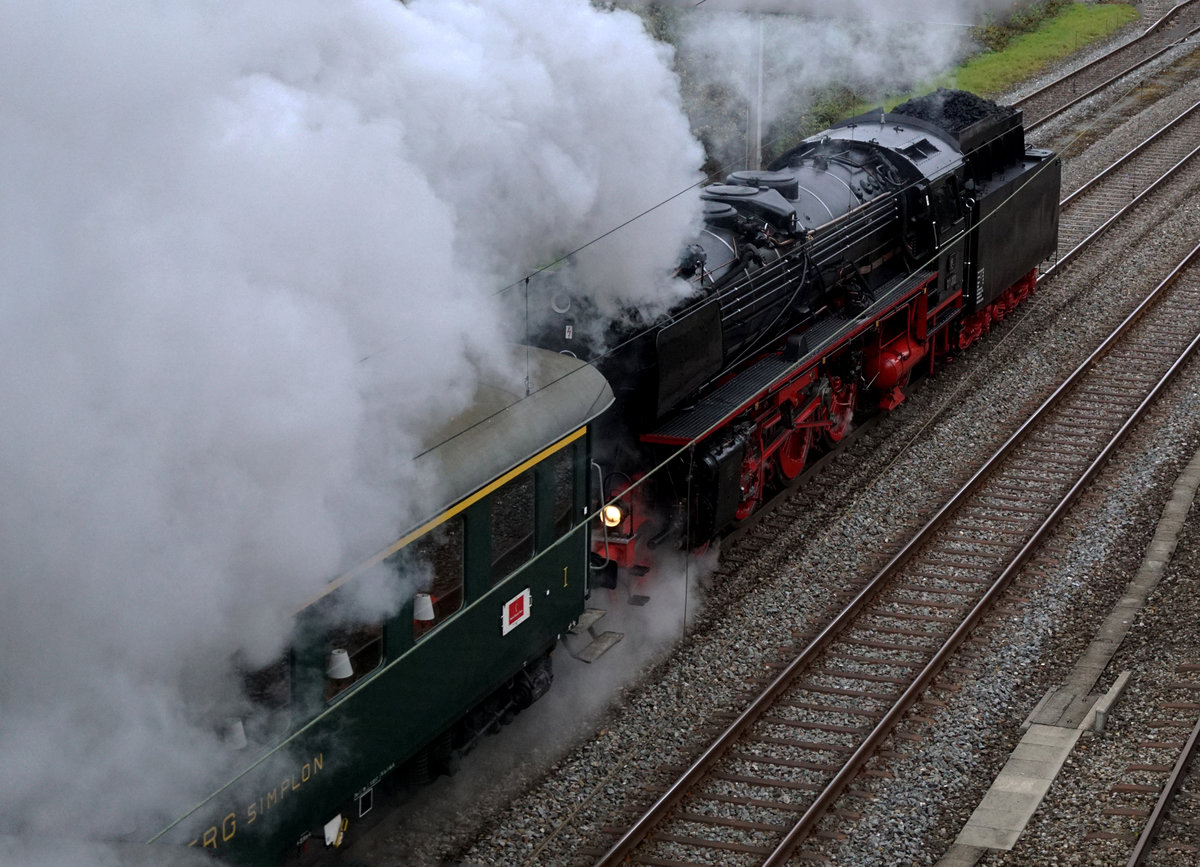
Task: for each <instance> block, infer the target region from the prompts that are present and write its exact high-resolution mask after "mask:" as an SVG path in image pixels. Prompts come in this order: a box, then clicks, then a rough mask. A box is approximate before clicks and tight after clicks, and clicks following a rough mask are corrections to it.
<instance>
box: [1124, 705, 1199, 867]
mask: <svg viewBox="0 0 1200 867" xmlns="http://www.w3.org/2000/svg"><path fill="white" fill-rule="evenodd" d="M1198 742H1200V720H1197V721H1196V724H1195V725H1194V726H1193V727H1192V734H1191V736H1190V737H1188V739H1187V743H1185V744H1184V745H1183V751H1182V752H1181V753H1180V754H1179V758H1178V759H1176V760H1175V766H1174V767H1173V768H1172V769H1171V776H1170V777H1168V778H1167V782H1166V784H1165V785H1164V786H1163V790H1162V792H1161V793H1160V794H1159V796H1158V801H1157V802H1156V803H1155V804H1154V810H1153V811H1152V812H1151V813H1150V817H1149V818H1148V819H1147V820H1146V827H1145V829H1143V831H1142V833H1141V835H1140V836H1139V837H1138V839H1137V843H1135V844H1134V847H1133V852H1132V853H1130V855H1129V860H1128V861H1126V862H1125V867H1141V865H1142V864H1145V863H1146V859H1147V858H1149V857H1150V850H1151V847H1152V846H1153V845H1154V842H1155V841H1156V840H1157V839H1158V832H1159V830H1160V829H1161V828H1162V826H1163V823H1164V822H1166V820H1167V814H1168V812H1169V811H1170V808H1171V804H1172V803H1173V802H1174V801H1175V795H1176V794H1178V792H1179V789H1180V787H1181V786H1182V785H1183V780H1184V775H1185V774H1186V773H1187V769H1188V764H1189V763H1190V762H1191V760H1192V757H1193V756H1194V755H1195V754H1196V745H1197V743H1198Z"/></svg>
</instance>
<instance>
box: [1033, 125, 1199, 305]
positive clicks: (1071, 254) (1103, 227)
mask: <svg viewBox="0 0 1200 867" xmlns="http://www.w3.org/2000/svg"><path fill="white" fill-rule="evenodd" d="M1189 111H1190V109H1189ZM1197 154H1200V145H1197V146H1196V147H1195V148H1193V149H1192V150H1191V151H1190V152H1189V153H1188V154H1187V156H1185V157H1183V159H1181V160H1179V162H1177V163H1175V165H1173V166H1171V167H1170V168H1169V169H1167V170H1166V171H1165V172H1163V174H1162V175H1161V176H1160V177H1159V178H1158V179H1157V180H1155V181H1154V182H1153V183H1151V184H1150V186H1148V187H1146V189H1144V190H1142V192H1140V193H1138V194H1137V196H1135V197H1134V198H1133V199H1132V200H1131V201H1130V202H1129V203H1128V204H1126V205H1125V206H1124V207H1122V208H1121V209H1120V210H1119V211H1117V212H1116V213H1114V214H1113V215H1112V216H1111V217H1109V218H1108V219H1107V220H1105V221H1104V222H1103V223H1101V224H1100V225H1099V226H1097V227H1096V228H1095V229H1093V230H1092V231H1091V232H1090V233H1089V234H1088V236H1087V237H1086V238H1084V239H1083V240H1082V241H1080V242H1079V243H1078V244H1076V245H1075V247H1074V248H1072V249H1071V250H1068V251H1067V252H1066V253H1065V254H1063V255H1062V256H1059V257H1058V259H1057V260H1055V262H1054V264H1053V265H1050V266H1049V267H1048V268H1046V269H1045V270H1044V271H1042V273H1041V274H1039V275H1038V282H1039V283H1041V282H1042V281H1043V280H1045V279H1046V278H1048V277H1049V276H1050V275H1051V274H1053V273H1054V272H1055V271H1057V270H1058V269H1059V268H1061V267H1063V266H1064V265H1066V264H1067V263H1069V262H1071V261H1072V260H1074V259H1075V258H1076V257H1077V256H1078V255H1079V254H1080V253H1081V252H1083V250H1084V249H1086V248H1087V247H1088V246H1090V245H1091V243H1092V242H1093V241H1094V240H1095V239H1096V238H1098V237H1099V236H1100V235H1102V234H1104V233H1105V232H1106V231H1108V229H1109V228H1110V227H1111V226H1112V224H1113V223H1115V222H1116V221H1117V220H1118V219H1120V218H1121V217H1123V216H1124V215H1125V214H1126V213H1128V212H1129V211H1130V210H1131V209H1133V208H1134V207H1136V206H1137V205H1139V204H1141V202H1142V200H1143V199H1145V198H1147V197H1148V196H1149V195H1150V194H1151V193H1154V192H1156V191H1157V190H1158V188H1159V187H1160V186H1162V185H1163V184H1164V183H1166V182H1167V181H1169V180H1171V178H1172V177H1173V176H1174V175H1175V173H1176V172H1177V171H1179V170H1180V169H1182V168H1183V166H1184V165H1185V164H1186V163H1188V162H1190V161H1191V160H1192V159H1194V158H1195V157H1196V155H1197Z"/></svg>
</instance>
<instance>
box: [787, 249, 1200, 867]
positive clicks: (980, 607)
mask: <svg viewBox="0 0 1200 867" xmlns="http://www.w3.org/2000/svg"><path fill="white" fill-rule="evenodd" d="M1198 257H1200V245H1197V246H1196V247H1194V248H1192V251H1191V252H1190V253H1188V255H1187V256H1186V257H1185V258H1184V259H1183V260H1182V261H1181V262H1180V263H1179V264H1178V265H1177V266H1176V267H1175V268H1174V269H1173V270H1172V271H1171V273H1170V274H1169V275H1167V277H1166V278H1165V279H1163V281H1162V282H1161V283H1159V284H1158V286H1156V287H1155V288H1154V290H1153V291H1152V292H1151V293H1150V294H1149V295H1147V296H1146V298H1144V299H1143V300H1142V302H1141V303H1140V304H1139V305H1138V306H1137V308H1136V309H1135V310H1134V311H1133V312H1132V313H1130V314H1129V316H1127V317H1126V318H1125V320H1124V321H1123V322H1122V323H1121V324H1120V325H1119V326H1117V328H1116V330H1115V331H1113V333H1112V334H1110V335H1109V336H1108V337H1107V338H1106V339H1105V340H1104V342H1103V343H1102V344H1100V346H1099V347H1097V348H1096V350H1095V351H1094V352H1092V354H1091V355H1089V356H1088V357H1087V359H1086V360H1085V361H1084V362H1083V363H1082V364H1081V365H1080V366H1079V367H1078V368H1076V370H1075V371H1074V373H1072V374H1071V375H1070V376H1069V377H1068V378H1067V380H1066V381H1065V382H1064V383H1063V384H1062V385H1060V386H1059V387H1058V388H1057V389H1055V391H1054V393H1053V394H1051V395H1050V397H1048V398H1046V400H1045V402H1043V403H1042V405H1041V406H1040V407H1038V409H1037V410H1036V411H1035V412H1034V414H1033V415H1032V416H1030V418H1029V419H1028V420H1027V421H1026V422H1025V423H1024V424H1022V425H1021V427H1020V428H1018V429H1017V431H1016V432H1014V433H1013V435H1012V436H1011V437H1009V439H1008V441H1007V442H1006V443H1005V444H1004V445H1003V446H1001V447H1000V449H999V450H998V451H997V452H996V454H995V455H993V456H992V457H991V458H989V459H988V461H987V463H985V464H984V466H983V467H981V468H980V469H979V470H978V471H977V472H976V473H975V475H974V476H972V478H971V480H970V481H968V482H967V483H966V484H965V485H964V486H963V487H962V488H961V489H959V491H958V493H956V494H955V495H954V496H953V497H952V498H951V499H950V501H949V502H948V503H947V504H946V505H945V506H943V507H942V508H941V509H940V510H939V511H938V513H937V515H935V516H934V517H933V518H932V519H930V521H929V523H928V524H926V526H925V527H924V528H922V530H921V531H920V532H919V533H918V534H917V536H916V537H914V539H913V541H910V542H909V543H908V545H906V546H905V548H904V550H902V551H901V552H900V553H899V554H897V555H896V557H895V558H894V559H893V561H892V562H896V561H897V560H899V559H900V558H902V557H904V558H906V559H907V557H909V556H911V555H912V553H914V552H915V550H916V548H918V547H919V546H920V545H921V544H923V543H924V541H925V540H926V539H927V538H928V536H930V535H932V530H933V529H936V526H935V525H937V526H940V524H941V523H943V522H944V521H945V520H946V519H947V518H948V517H949V516H950V514H951V513H952V512H954V511H956V510H957V508H958V506H959V505H961V504H962V502H963V501H965V499H966V498H967V496H969V494H970V493H972V492H973V491H974V490H975V489H976V488H977V487H979V485H980V484H981V483H982V481H983V480H984V479H985V478H986V477H987V476H988V475H990V473H991V472H992V470H994V469H995V468H996V467H997V466H998V465H999V464H1000V462H1001V461H1002V460H1003V458H1004V457H1006V456H1007V455H1008V453H1009V452H1010V451H1012V449H1014V448H1015V447H1016V446H1017V445H1018V444H1019V443H1020V442H1021V441H1022V440H1024V439H1025V437H1026V436H1027V435H1028V434H1029V433H1030V432H1032V430H1033V429H1034V428H1035V427H1036V426H1037V423H1038V422H1039V421H1040V420H1041V417H1042V416H1043V415H1044V414H1045V413H1046V412H1048V411H1049V409H1050V408H1051V407H1052V406H1053V405H1055V404H1057V403H1058V402H1059V400H1061V399H1062V397H1063V396H1065V395H1066V394H1067V393H1068V392H1070V391H1071V390H1072V389H1073V387H1074V386H1075V384H1077V382H1078V381H1079V380H1080V379H1082V378H1083V376H1084V375H1085V374H1086V373H1087V372H1088V370H1089V368H1090V367H1091V366H1092V365H1093V364H1095V362H1096V361H1098V360H1099V359H1100V358H1101V357H1102V356H1104V355H1106V354H1107V353H1108V351H1109V350H1111V349H1112V348H1113V347H1114V346H1115V344H1116V342H1117V341H1118V340H1119V339H1120V338H1121V337H1123V336H1124V335H1125V333H1126V332H1127V331H1128V330H1129V329H1130V328H1132V327H1133V326H1134V325H1135V324H1136V323H1137V321H1138V320H1140V319H1141V318H1142V316H1143V315H1144V314H1145V313H1146V311H1147V310H1149V309H1150V308H1151V307H1152V306H1153V305H1154V304H1155V303H1156V302H1157V301H1158V299H1159V297H1160V295H1161V294H1162V293H1165V292H1166V290H1167V289H1169V288H1170V287H1171V286H1172V285H1173V284H1174V283H1175V282H1176V281H1177V280H1178V279H1179V276H1180V275H1181V274H1182V273H1183V272H1184V271H1185V270H1186V269H1187V268H1188V267H1190V266H1191V265H1192V264H1193V263H1194V262H1195V261H1196V259H1197V258H1198ZM1198 345H1200V334H1198V335H1196V337H1195V338H1193V339H1192V341H1191V342H1190V343H1189V344H1188V346H1187V348H1186V349H1185V350H1184V351H1183V353H1182V354H1181V355H1180V356H1179V358H1177V359H1176V360H1175V361H1174V362H1173V363H1172V364H1171V366H1170V367H1169V368H1168V369H1167V371H1166V373H1164V374H1163V376H1162V378H1161V379H1159V381H1158V383H1157V384H1156V385H1155V386H1154V387H1153V388H1152V389H1151V390H1150V393H1149V394H1148V395H1147V396H1146V397H1145V398H1144V399H1143V400H1142V402H1141V403H1140V404H1138V407H1137V409H1135V410H1134V412H1133V414H1132V415H1131V416H1130V417H1129V418H1128V419H1127V420H1126V421H1125V422H1124V424H1122V425H1121V427H1120V429H1119V430H1118V431H1117V432H1116V433H1115V434H1114V435H1113V437H1112V438H1111V439H1110V440H1109V442H1108V444H1107V445H1106V446H1105V447H1104V448H1103V449H1102V450H1101V451H1100V453H1099V454H1098V455H1097V456H1096V458H1095V459H1094V460H1093V461H1092V463H1091V464H1090V465H1089V466H1088V468H1087V470H1086V471H1085V472H1084V474H1083V475H1082V476H1081V477H1080V478H1079V480H1078V481H1076V482H1075V484H1074V485H1072V486H1071V489H1070V490H1069V491H1067V493H1066V494H1065V495H1064V496H1063V498H1062V500H1061V501H1060V502H1059V504H1058V505H1057V506H1056V507H1055V508H1054V510H1053V511H1052V512H1051V513H1050V515H1049V516H1048V517H1047V518H1046V519H1045V520H1044V521H1043V522H1042V524H1041V526H1040V527H1038V529H1037V530H1036V531H1035V532H1034V533H1033V535H1032V536H1031V537H1030V538H1029V540H1028V541H1027V542H1026V543H1025V545H1024V546H1023V547H1022V548H1021V550H1020V551H1018V552H1017V554H1016V556H1015V557H1013V559H1012V561H1011V562H1010V564H1009V565H1008V566H1007V567H1005V569H1004V571H1003V572H1001V574H1000V575H999V576H998V577H997V578H996V580H995V582H994V583H993V584H992V586H991V588H990V589H989V590H988V591H987V593H986V594H984V596H983V598H981V599H980V600H979V602H978V603H976V605H975V607H974V608H973V609H972V610H971V612H970V614H968V616H967V618H966V619H965V620H964V621H963V623H962V624H961V625H960V626H959V627H958V628H957V629H955V630H954V632H953V633H952V634H951V636H950V637H949V638H948V639H947V640H946V642H945V644H943V646H942V648H941V649H940V650H939V651H938V652H937V653H936V654H935V655H934V657H933V658H932V659H931V660H930V661H929V663H928V665H926V666H925V668H924V669H922V671H921V673H920V674H919V675H918V677H917V678H916V680H915V681H914V682H913V684H912V685H911V686H909V687H908V689H906V690H905V691H904V693H903V695H901V697H900V698H899V699H898V700H897V702H896V703H895V705H893V707H892V709H891V710H890V711H888V712H887V714H886V715H885V716H884V717H883V718H882V719H881V720H880V721H879V723H878V724H877V725H876V726H875V728H874V729H873V730H872V732H871V734H870V735H868V736H867V737H866V738H865V739H864V740H863V743H862V744H861V745H860V746H859V748H858V749H857V750H855V752H854V754H853V755H852V756H851V757H850V759H849V760H848V761H847V762H846V763H845V765H843V767H842V770H841V771H839V772H838V774H837V775H836V776H835V777H834V778H833V779H832V780H831V781H830V783H829V784H828V785H827V786H826V788H825V790H824V791H823V792H821V794H819V795H818V796H817V798H816V800H815V801H814V802H813V804H812V805H811V806H810V807H809V808H808V810H807V811H806V812H805V814H804V815H803V816H802V817H801V818H800V819H799V821H797V822H796V824H795V825H794V826H793V828H792V830H791V831H790V832H789V833H788V835H787V836H786V837H785V838H784V840H783V842H781V843H780V844H779V846H778V847H777V848H776V850H775V851H774V852H773V853H772V854H771V855H770V856H768V858H767V859H766V860H765V861H763V867H783V865H784V864H786V863H787V859H788V858H789V857H790V856H791V854H792V853H793V852H794V851H795V849H796V847H797V846H798V845H799V844H800V843H801V842H802V841H803V840H804V838H805V837H807V835H808V834H809V832H810V831H811V830H812V828H813V827H814V826H815V825H816V823H817V821H818V820H819V819H820V818H821V816H823V815H824V814H825V812H826V811H827V810H828V809H829V807H831V806H832V805H833V803H834V801H836V800H837V799H838V798H839V797H841V795H842V793H843V792H844V791H845V788H846V787H847V786H848V785H849V784H850V781H851V780H852V779H853V778H854V777H855V776H856V775H857V774H858V772H859V771H860V770H861V769H862V767H863V765H865V764H866V762H867V760H868V759H870V758H871V756H872V755H874V754H875V752H876V751H877V750H878V747H879V745H880V744H881V743H882V742H883V740H884V739H885V738H886V737H887V736H888V735H889V734H890V733H891V731H892V729H893V728H895V725H896V723H898V722H899V721H900V717H901V716H903V715H904V713H906V712H907V711H908V709H909V708H910V707H911V706H912V705H913V704H915V703H916V702H917V700H918V699H919V698H920V696H921V694H922V693H923V692H924V691H925V690H926V689H927V688H928V687H929V684H930V683H931V682H932V681H933V679H934V677H936V676H937V674H938V673H940V671H941V669H942V668H943V667H944V666H945V664H946V661H947V660H948V659H949V657H950V656H951V655H953V653H954V651H955V650H957V649H958V647H959V645H961V644H962V642H963V641H964V640H965V639H966V637H967V635H968V634H969V633H970V632H971V630H972V629H974V628H975V626H977V625H978V623H979V621H980V620H982V618H983V616H984V614H985V613H986V612H987V610H988V609H989V608H990V607H991V605H992V603H993V602H994V601H995V599H996V597H997V596H999V594H1000V593H1001V592H1003V590H1004V589H1005V588H1006V587H1007V586H1008V584H1009V583H1010V582H1011V580H1012V577H1013V576H1014V575H1015V574H1016V573H1017V571H1018V570H1019V569H1020V568H1021V566H1023V565H1024V564H1025V562H1026V561H1027V560H1028V559H1029V558H1030V557H1031V556H1032V555H1033V553H1034V552H1035V551H1036V549H1037V548H1038V546H1039V544H1040V543H1041V540H1042V539H1043V538H1044V537H1045V536H1046V535H1047V534H1048V533H1049V532H1050V531H1051V530H1052V529H1053V528H1054V527H1055V525H1057V523H1058V521H1059V520H1060V519H1061V518H1062V516H1063V514H1064V513H1065V512H1066V510H1067V509H1068V508H1069V507H1070V506H1071V504H1072V503H1074V501H1075V500H1076V499H1077V498H1078V497H1079V495H1080V493H1082V491H1083V489H1084V488H1085V487H1086V486H1087V485H1088V483H1090V482H1091V480H1092V479H1093V478H1094V477H1095V476H1096V474H1097V473H1099V471H1100V470H1101V469H1102V468H1103V466H1104V464H1106V463H1107V462H1108V459H1109V457H1110V456H1111V455H1112V452H1113V451H1115V450H1116V448H1117V447H1118V446H1119V445H1120V444H1121V442H1123V441H1124V439H1125V437H1126V436H1127V435H1128V433H1129V431H1130V430H1131V429H1132V428H1133V426H1134V425H1135V424H1137V422H1138V421H1140V420H1141V419H1142V417H1143V416H1144V415H1145V414H1146V412H1147V411H1148V410H1149V409H1150V407H1151V406H1152V405H1153V404H1154V402H1155V401H1156V400H1157V398H1158V396H1159V394H1160V393H1161V392H1162V390H1163V389H1164V388H1166V386H1167V385H1168V384H1169V383H1170V382H1172V381H1173V380H1174V379H1175V376H1176V375H1177V374H1178V372H1179V370H1180V369H1181V368H1182V367H1183V365H1184V364H1185V363H1186V362H1187V361H1188V360H1190V359H1191V357H1192V356H1193V355H1194V354H1195V352H1196V348H1197V346H1198ZM931 528H932V529H931ZM918 540H920V541H918ZM890 567H891V564H889V565H888V566H885V567H884V570H883V571H881V572H880V574H879V575H878V576H876V577H875V578H874V579H872V581H871V585H869V586H868V588H867V589H870V590H871V591H872V593H873V592H874V589H875V588H876V587H879V586H882V583H884V582H882V581H881V579H882V578H884V576H885V573H886V572H887V570H888V569H889V568H890ZM887 577H889V578H890V575H889V576H887ZM867 589H864V591H863V593H866V592H867ZM861 595H862V594H860V596H861ZM855 601H856V602H857V601H858V600H857V599H856V600H855Z"/></svg>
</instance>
